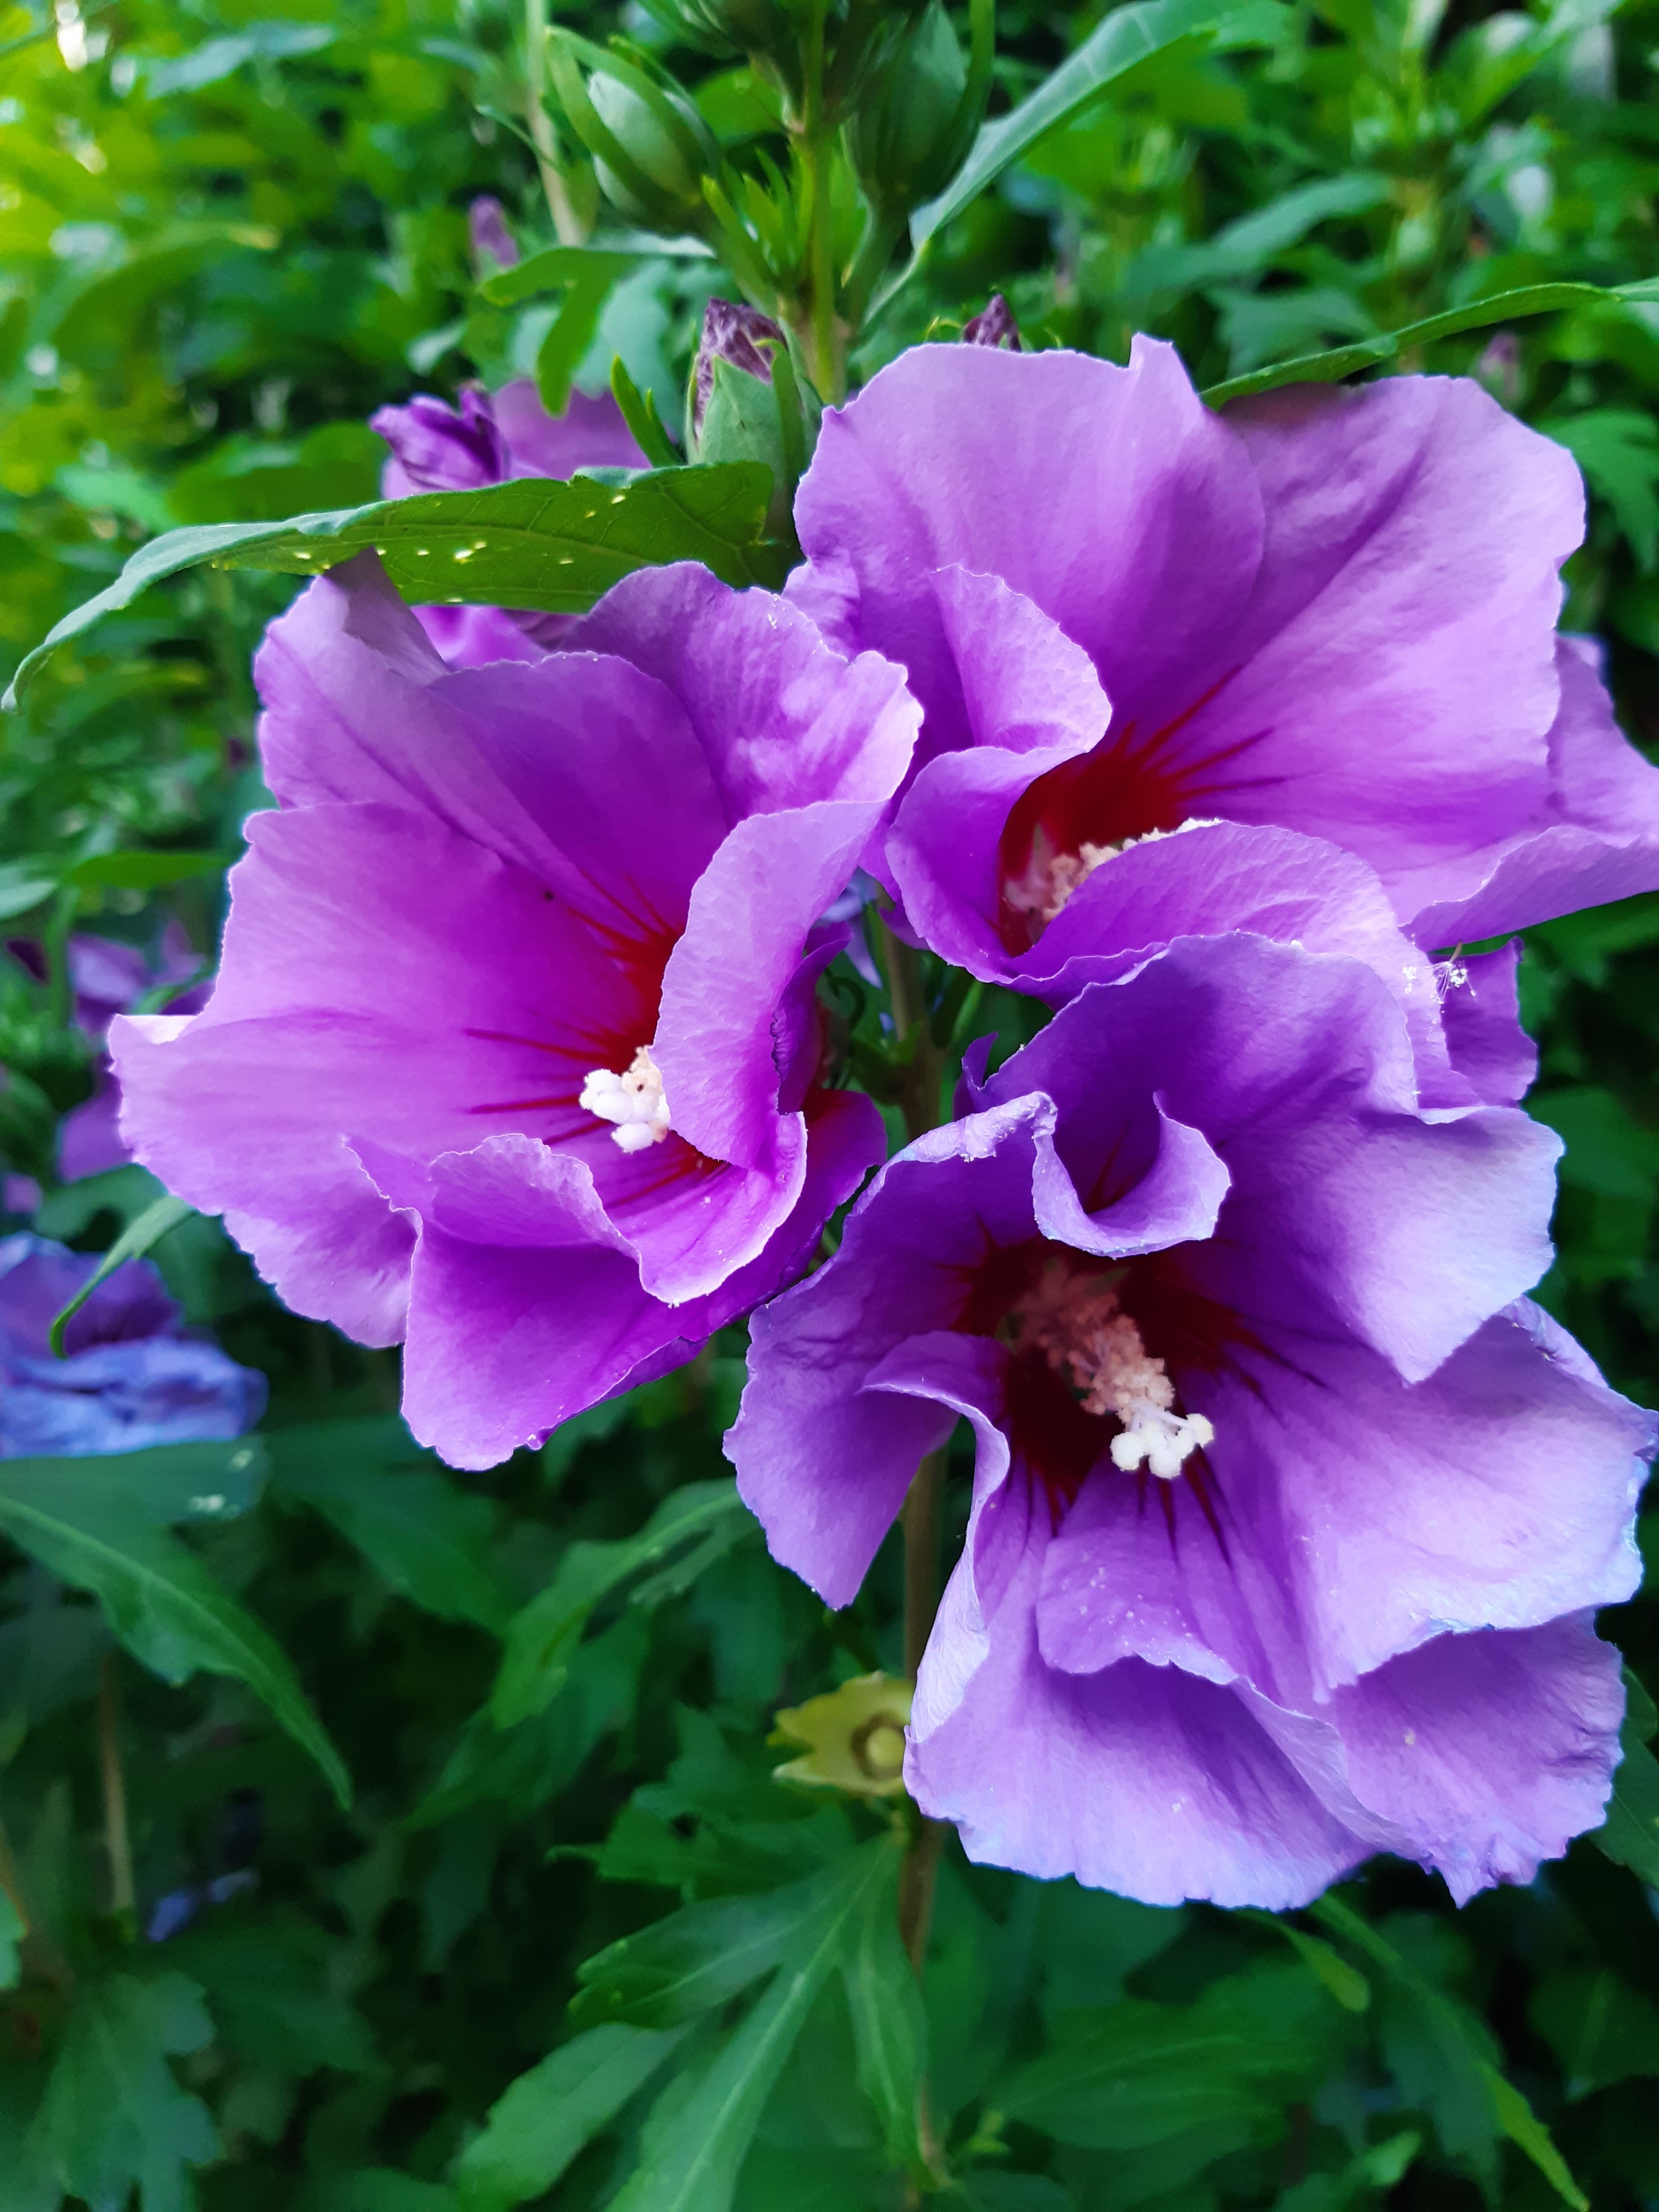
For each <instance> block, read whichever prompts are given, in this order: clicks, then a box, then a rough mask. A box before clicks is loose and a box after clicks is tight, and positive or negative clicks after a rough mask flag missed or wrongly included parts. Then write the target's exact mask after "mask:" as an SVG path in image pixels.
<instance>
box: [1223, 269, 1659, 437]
mask: <svg viewBox="0 0 1659 2212" xmlns="http://www.w3.org/2000/svg"><path fill="white" fill-rule="evenodd" d="M1656 299H1659V279H1654V278H1644V280H1643V281H1642V282H1641V283H1635V284H1615V285H1612V286H1603V285H1600V284H1577V283H1560V284H1522V285H1520V286H1517V287H1516V289H1514V290H1512V291H1508V292H1494V293H1492V295H1490V296H1489V297H1488V298H1486V299H1484V300H1476V301H1471V303H1470V304H1469V305H1468V307H1449V308H1448V309H1447V310H1446V311H1445V313H1443V314H1438V315H1427V316H1425V318H1424V319H1423V320H1422V321H1421V322H1418V323H1407V324H1405V325H1402V326H1401V328H1400V329H1399V330H1397V331H1379V332H1378V333H1377V335H1376V337H1374V338H1361V339H1359V340H1358V342H1357V343H1354V344H1353V345H1346V346H1334V347H1332V348H1331V349H1330V350H1329V351H1328V352H1326V353H1310V354H1302V355H1299V356H1297V359H1295V360H1294V361H1279V362H1273V363H1272V364H1271V365H1270V366H1269V367H1267V368H1256V369H1252V370H1251V371H1250V373H1249V375H1248V376H1233V377H1229V378H1228V380H1227V381H1226V382H1225V384H1212V385H1211V386H1209V387H1208V389H1207V390H1206V392H1205V393H1204V398H1206V401H1207V402H1208V403H1209V404H1210V405H1211V406H1212V407H1225V405H1226V404H1227V403H1228V401H1229V400H1231V399H1249V398H1253V397H1254V396H1255V394H1256V393H1257V392H1274V391H1277V390H1278V388H1279V386H1280V385H1284V384H1334V383H1336V382H1338V381H1340V379H1341V378H1343V377H1345V376H1356V375H1358V374H1359V372H1360V370H1362V369H1366V368H1382V367H1383V365H1384V364H1385V363H1386V362H1391V361H1394V360H1396V359H1397V358H1398V357H1399V356H1400V355H1401V354H1402V353H1404V352H1405V351H1406V350H1407V349H1408V348H1411V347H1415V346H1423V345H1431V344H1432V343H1434V341H1435V340H1436V339H1437V338H1452V337H1462V336H1463V335H1464V334H1465V333H1466V332H1468V331H1486V330H1491V329H1492V328H1493V327H1494V326H1495V325H1498V324H1499V323H1516V322H1522V321H1524V320H1525V319H1527V317H1528V316H1530V315H1547V314H1553V313H1557V312H1558V311H1559V310H1560V309H1561V308H1564V307H1599V306H1603V305H1605V304H1606V303H1607V301H1619V300H1627V301H1632V302H1633V303H1639V302H1642V301H1653V300H1656Z"/></svg>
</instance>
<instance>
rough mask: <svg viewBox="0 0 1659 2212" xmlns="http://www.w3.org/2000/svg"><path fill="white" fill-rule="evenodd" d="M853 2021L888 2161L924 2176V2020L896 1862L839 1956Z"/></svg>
mask: <svg viewBox="0 0 1659 2212" xmlns="http://www.w3.org/2000/svg"><path fill="white" fill-rule="evenodd" d="M841 1972H842V1983H843V1984H844V1985H845V1988H846V1990H847V2002H848V2010H849V2011H850V2012H851V2014H852V2016H853V2043H854V2049H855V2051H857V2053H858V2073H859V2086H860V2088H861V2089H862V2090H863V2091H864V2093H865V2095H866V2097H868V2099H869V2100H870V2102H871V2104H872V2106H874V2107H875V2111H876V2117H877V2118H878V2120H879V2121H880V2123H881V2130H882V2135H883V2138H884V2142H885V2143H886V2147H887V2155H888V2157H889V2159H890V2160H891V2162H892V2163H893V2164H894V2165H895V2166H898V2167H901V2168H902V2169H904V2170H906V2171H908V2172H912V2173H926V2172H928V2171H929V2170H930V2163H931V2162H930V2160H929V2157H928V2150H927V2140H926V2133H925V2130H924V2127H923V2121H922V2099H923V2093H924V2090H925V2087H926V2084H927V2011H926V2009H925V2008H924V2007H923V2004H922V2002H921V1990H920V1989H919V1988H918V1986H917V1984H916V1977H915V1971H914V1969H913V1968H912V1966H911V1965H910V1960H909V1955H908V1953H907V1952H906V1950H905V1948H904V1945H903V1943H902V1942H901V1940H900V1937H899V1930H898V1861H897V1857H896V1856H895V1857H894V1860H893V1880H892V1881H891V1883H890V1885H888V1886H885V1887H876V1886H875V1885H873V1884H872V1887H870V1888H869V1889H867V1890H866V1892H865V1893H864V1899H863V1902H862V1904H861V1905H860V1908H859V1911H858V1914H857V1917H856V1918H855V1919H854V1923H853V1924H852V1926H851V1928H850V1929H849V1930H848V1943H847V1948H846V1949H845V1950H844V1951H843V1953H842V1960H841Z"/></svg>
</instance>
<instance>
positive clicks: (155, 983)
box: [58, 921, 209, 1182]
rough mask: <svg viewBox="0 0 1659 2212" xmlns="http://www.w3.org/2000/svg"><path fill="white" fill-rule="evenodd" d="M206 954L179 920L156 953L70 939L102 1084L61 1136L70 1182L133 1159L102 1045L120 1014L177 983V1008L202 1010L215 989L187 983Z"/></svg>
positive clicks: (63, 1168) (61, 1166)
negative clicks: (193, 944)
mask: <svg viewBox="0 0 1659 2212" xmlns="http://www.w3.org/2000/svg"><path fill="white" fill-rule="evenodd" d="M202 965H203V963H202V959H201V956H200V955H199V954H198V953H197V952H195V951H192V949H191V943H190V940H189V939H188V938H187V937H186V936H185V933H184V931H183V930H182V929H181V928H180V927H179V924H178V923H177V922H176V921H170V922H169V923H168V924H167V929H166V931H165V933H164V934H163V936H162V939H161V945H160V948H159V951H157V953H156V955H155V957H154V958H152V957H150V956H149V954H148V953H146V952H145V951H143V950H142V949H141V948H140V947H139V946H137V945H125V944H122V943H121V942H120V941H119V940H118V939H114V938H110V937H71V938H70V941H69V969H70V982H71V983H72V984H73V986H74V987H75V1018H76V1021H77V1022H78V1023H79V1024H80V1025H81V1027H82V1029H83V1030H85V1031H86V1032H87V1034H88V1036H90V1037H91V1038H92V1039H93V1040H94V1042H95V1043H96V1044H97V1045H98V1046H99V1047H100V1056H99V1063H98V1087H97V1089H96V1090H95V1091H94V1092H93V1095H92V1097H90V1098H88V1100H87V1101H86V1103H84V1104H83V1105H80V1106H77V1107H76V1108H75V1109H74V1110H73V1112H71V1113H69V1114H66V1115H64V1122H63V1127H61V1128H60V1129H59V1131H58V1173H59V1175H60V1176H62V1177H63V1179H64V1182H78V1181H79V1180H80V1178H81V1177H82V1176H89V1175H101V1174H103V1173H104V1172H105V1171H106V1170H108V1169H110V1168H118V1167H125V1164H126V1163H127V1162H128V1161H129V1160H130V1159H131V1158H132V1154H131V1152H129V1150H128V1149H127V1146H126V1144H125V1141H124V1140H123V1139H122V1136H121V1133H120V1128H119V1126H118V1120H119V1114H120V1107H121V1090H120V1085H118V1083H117V1082H116V1080H115V1078H114V1076H113V1074H112V1073H111V1070H110V1065H109V1058H108V1054H107V1053H106V1052H105V1051H103V1050H102V1049H101V1048H102V1047H103V1046H104V1043H105V1040H106V1037H107V1036H108V1034H109V1025H110V1024H111V1022H112V1021H113V1019H114V1018H115V1017H116V1015H117V1014H124V1013H126V1012H129V1011H130V1010H131V1008H132V1007H133V1006H136V1005H137V1002H138V1001H139V1000H140V999H143V998H145V997H147V996H148V995H149V993H150V992H152V991H155V990H159V989H161V988H164V987H166V986H167V985H170V984H173V985H177V986H178V987H179V990H178V994H177V995H176V996H175V997H173V999H172V1000H170V1001H169V1004H170V1005H171V1006H172V1008H173V1012H177V1013H195V1012H198V1011H199V1010H200V1008H201V1007H202V1006H204V1005H205V1004H206V1003H207V995H208V990H209V986H208V984H207V983H205V982H202V983H198V984H197V985H195V986H194V987H192V988H191V989H188V990H186V989H185V985H186V984H188V983H190V982H191V978H192V977H193V976H195V975H198V974H199V973H200V970H201V968H202Z"/></svg>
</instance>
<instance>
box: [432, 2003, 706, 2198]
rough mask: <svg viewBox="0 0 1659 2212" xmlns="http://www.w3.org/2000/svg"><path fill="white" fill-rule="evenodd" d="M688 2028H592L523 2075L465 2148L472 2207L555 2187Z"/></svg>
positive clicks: (464, 2194)
mask: <svg viewBox="0 0 1659 2212" xmlns="http://www.w3.org/2000/svg"><path fill="white" fill-rule="evenodd" d="M684 2034H685V2030H684V2028H683V2027H680V2028H665V2029H660V2030H659V2029H653V2028H644V2027H625V2026H623V2025H622V2024H621V2023H620V2022H618V2023H617V2024H615V2025H612V2026H610V2027H592V2028H589V2029H588V2030H587V2031H586V2033H585V2034H582V2035H579V2036H577V2037H575V2038H574V2040H573V2041H571V2042H569V2043H567V2044H564V2045H562V2046H561V2048H560V2049H558V2050H557V2051H553V2052H551V2053H550V2055H549V2056H548V2057H545V2058H544V2059H543V2060H542V2062H541V2063H540V2065H539V2066H532V2068H531V2069H530V2071H529V2072H528V2073H527V2074H521V2075H520V2076H519V2078H518V2080H517V2081H514V2082H513V2084H512V2086H511V2087H509V2088H508V2089H507V2091H506V2092H505V2093H503V2094H502V2095H501V2096H500V2097H498V2098H497V2099H496V2100H495V2103H494V2104H493V2105H492V2106H490V2108H489V2115H488V2117H487V2118H486V2119H485V2122H484V2127H483V2134H482V2135H479V2136H475V2137H474V2138H473V2140H472V2142H470V2143H469V2144H468V2145H467V2147H466V2149H465V2152H464V2153H463V2154H462V2156H461V2162H460V2165H459V2167H458V2168H457V2170H456V2183H457V2187H458V2190H459V2196H460V2201H461V2204H462V2206H463V2208H464V2212H506V2208H507V2206H509V2205H513V2204H522V2203H525V2201H526V2199H527V2198H529V2197H539V2196H540V2195H541V2194H542V2192H543V2191H544V2190H547V2189H550V2188H551V2187H552V2186H553V2185H554V2183H555V2182H556V2181H557V2180H558V2179H559V2177H560V2176H561V2175H562V2173H563V2172H564V2171H565V2168H566V2167H567V2166H568V2165H569V2164H570V2162H571V2160H573V2159H574V2157H575V2156H576V2155H577V2154H578V2153H579V2152H580V2151H581V2150H584V2149H585V2148H586V2146H587V2145H588V2144H589V2143H590V2142H592V2139H593V2137H594V2136H596V2135H598V2134H599V2132H600V2130H602V2129H604V2128H606V2127H608V2126H609V2125H610V2124H611V2121H612V2120H613V2119H615V2118H616V2117H617V2113H618V2112H620V2111H621V2110H622V2108H623V2106H624V2105H625V2104H626V2103H627V2102H628V2100H629V2098H630V2097H632V2096H633V2095H635V2093H636V2092H637V2091H639V2090H640V2089H642V2088H643V2087H644V2086H645V2084H646V2083H647V2081H649V2080H650V2078H651V2076H652V2075H653V2074H654V2073H656V2072H657V2071H658V2070H659V2068H660V2067H661V2066H662V2065H663V2064H664V2063H665V2061H666V2060H667V2058H668V2057H669V2056H670V2054H671V2052H672V2051H675V2050H676V2049H677V2048H678V2045H679V2044H680V2042H681V2041H682V2039H684Z"/></svg>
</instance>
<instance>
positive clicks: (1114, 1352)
mask: <svg viewBox="0 0 1659 2212" xmlns="http://www.w3.org/2000/svg"><path fill="white" fill-rule="evenodd" d="M1014 1311H1015V1313H1016V1315H1017V1316H1018V1319H1019V1322H1020V1333H1021V1335H1022V1337H1023V1339H1024V1341H1025V1342H1026V1343H1028V1344H1035V1345H1036V1346H1039V1347H1040V1348H1041V1349H1042V1351H1043V1352H1046V1353H1047V1355H1048V1364H1049V1365H1050V1366H1051V1367H1056V1368H1060V1369H1062V1370H1064V1371H1065V1372H1066V1374H1068V1375H1069V1376H1070V1377H1071V1380H1072V1382H1073V1384H1074V1385H1075V1386H1076V1388H1077V1389H1079V1390H1080V1391H1081V1392H1082V1393H1083V1410H1084V1412H1085V1413H1097V1414H1100V1415H1107V1414H1114V1415H1115V1416H1116V1418H1117V1419H1119V1420H1120V1421H1121V1422H1122V1424H1123V1427H1122V1430H1121V1432H1120V1433H1119V1434H1118V1435H1117V1436H1115V1437H1113V1438H1112V1441H1111V1444H1110V1447H1109V1449H1110V1451H1111V1455H1112V1462H1113V1465H1114V1466H1115V1467H1121V1468H1123V1469H1124V1470H1125V1472H1126V1473H1128V1472H1130V1471H1132V1470H1133V1469H1134V1468H1138V1467H1139V1466H1140V1465H1141V1464H1142V1462H1145V1464H1146V1470H1147V1472H1148V1474H1155V1475H1157V1476H1158V1479H1159V1480H1160V1481H1163V1482H1173V1481H1174V1480H1175V1479H1176V1476H1177V1475H1178V1474H1180V1473H1181V1470H1182V1468H1183V1467H1184V1466H1185V1464H1186V1462H1187V1461H1188V1458H1189V1457H1190V1456H1191V1455H1192V1454H1193V1453H1194V1452H1195V1451H1199V1450H1201V1449H1203V1447H1204V1446H1205V1445H1206V1444H1212V1443H1214V1442H1215V1430H1214V1427H1213V1425H1212V1424H1211V1423H1210V1422H1209V1421H1207V1420H1206V1419H1205V1418H1204V1416H1203V1414H1202V1413H1185V1414H1182V1413H1176V1412H1175V1411H1174V1407H1175V1385H1174V1383H1171V1382H1170V1377H1169V1373H1168V1370H1166V1369H1165V1367H1164V1362H1163V1361H1162V1360H1161V1359H1155V1358H1153V1357H1152V1354H1151V1353H1150V1352H1148V1351H1147V1349H1146V1345H1145V1343H1144V1342H1143V1341H1142V1340H1141V1334H1140V1331H1139V1328H1136V1326H1135V1324H1134V1322H1133V1321H1132V1320H1131V1319H1130V1317H1129V1316H1128V1315H1127V1314H1126V1313H1125V1312H1124V1311H1123V1310H1122V1308H1121V1306H1120V1304H1118V1299H1117V1293H1116V1291H1112V1290H1109V1289H1108V1288H1106V1286H1105V1285H1103V1284H1099V1283H1098V1282H1091V1281H1090V1280H1089V1279H1088V1278H1087V1277H1084V1276H1078V1275H1073V1274H1070V1273H1067V1272H1066V1271H1065V1270H1064V1269H1063V1268H1060V1267H1049V1268H1048V1271H1047V1272H1046V1273H1045V1274H1044V1275H1043V1278H1042V1281H1041V1282H1040V1283H1039V1284H1038V1285H1037V1286H1036V1289H1035V1290H1033V1291H1030V1292H1028V1293H1027V1295H1026V1296H1025V1297H1024V1298H1022V1299H1021V1300H1020V1302H1019V1304H1018V1306H1016V1307H1015V1309H1014Z"/></svg>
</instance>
